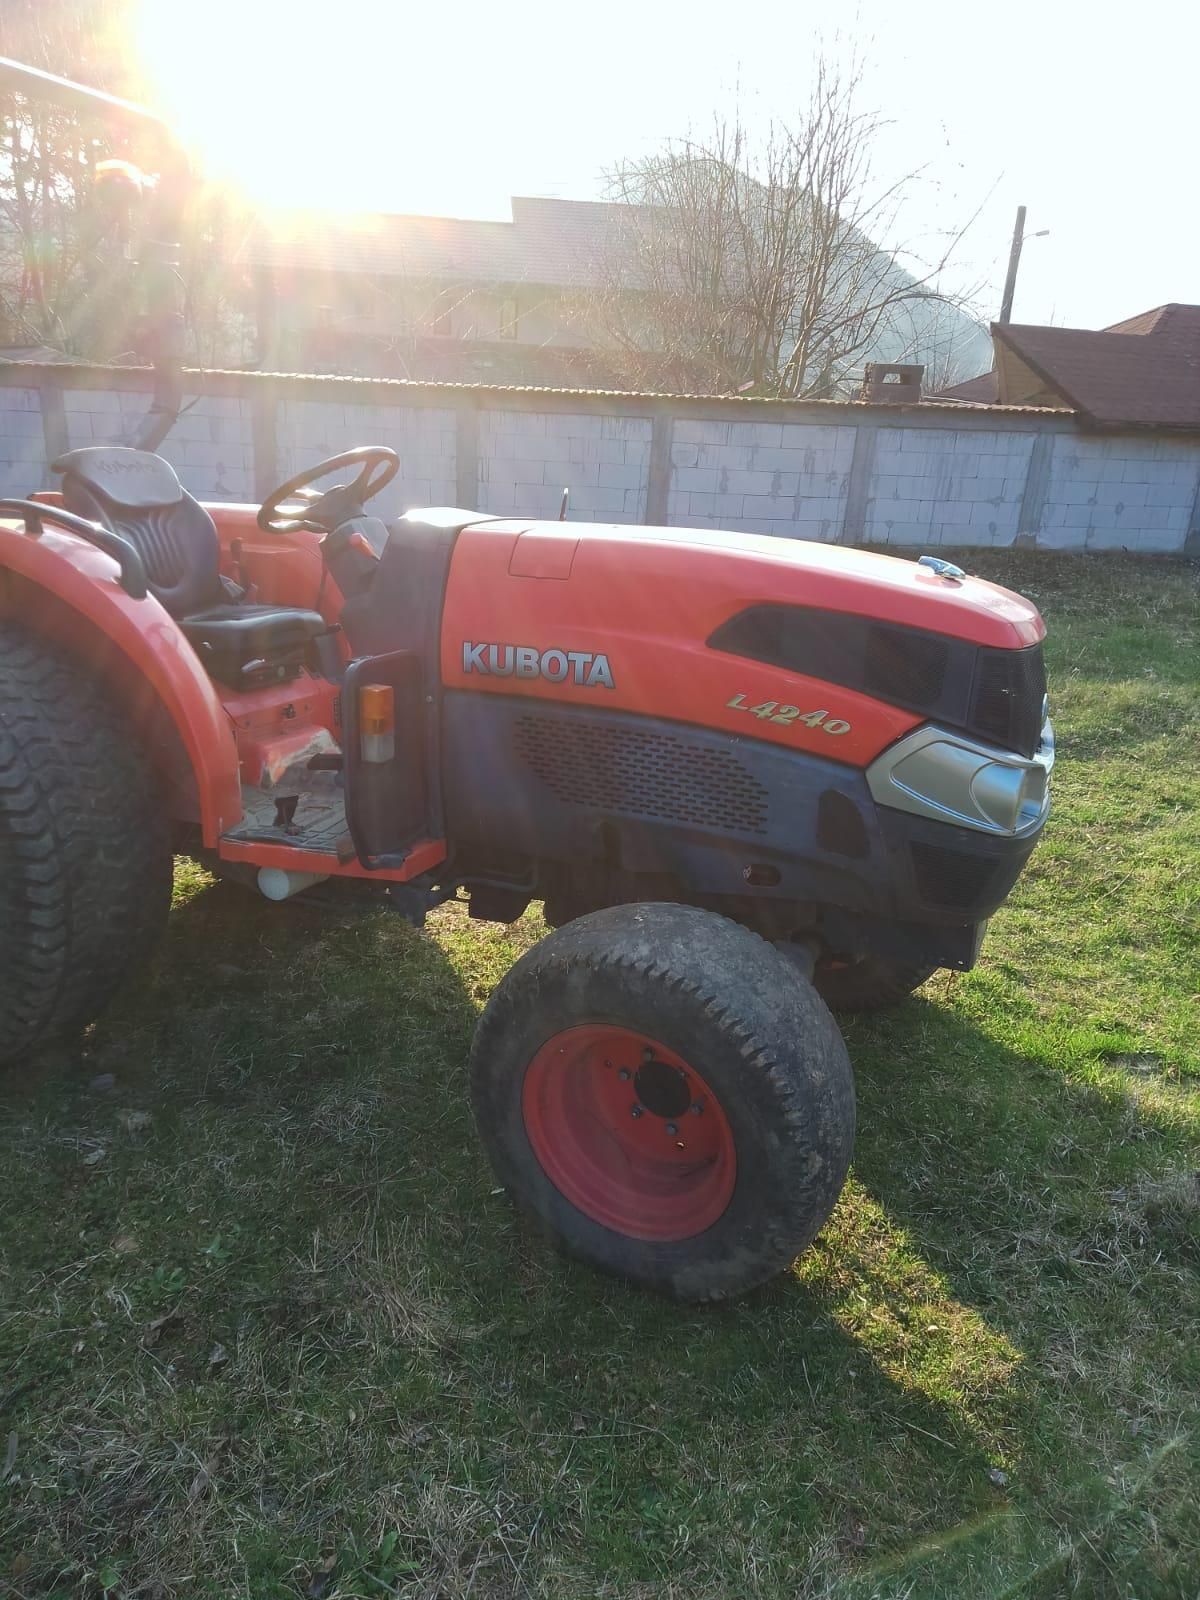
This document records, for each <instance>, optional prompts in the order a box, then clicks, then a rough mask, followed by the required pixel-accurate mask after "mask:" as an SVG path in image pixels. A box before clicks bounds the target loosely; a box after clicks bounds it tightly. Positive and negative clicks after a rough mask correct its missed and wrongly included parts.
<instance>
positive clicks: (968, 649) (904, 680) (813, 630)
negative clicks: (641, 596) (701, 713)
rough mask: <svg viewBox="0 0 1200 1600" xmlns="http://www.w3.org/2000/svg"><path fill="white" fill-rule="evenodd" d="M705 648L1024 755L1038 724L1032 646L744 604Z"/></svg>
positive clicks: (1036, 653)
mask: <svg viewBox="0 0 1200 1600" xmlns="http://www.w3.org/2000/svg"><path fill="white" fill-rule="evenodd" d="M708 642H709V645H710V646H711V647H712V648H713V649H714V650H724V651H728V652H729V653H730V654H732V655H739V656H746V657H748V658H749V659H750V660H752V661H767V662H770V663H771V665H773V666H778V667H783V668H785V669H786V670H787V671H789V672H801V673H803V674H804V675H805V676H806V677H810V678H817V679H819V680H820V681H821V682H823V683H831V684H840V685H841V686H842V687H843V688H846V689H855V690H857V691H858V692H859V693H861V694H869V695H871V696H873V697H874V698H875V699H877V700H882V701H884V702H885V703H886V704H887V705H892V706H901V707H903V708H904V709H905V710H907V711H913V712H916V713H917V714H918V715H919V716H922V717H926V718H928V719H929V720H930V721H933V722H941V723H943V724H945V725H946V726H947V727H951V728H961V729H963V731H964V732H966V733H970V734H972V735H973V736H974V737H975V738H977V739H981V740H983V741H984V742H985V743H987V744H998V745H1001V746H1002V747H1003V748H1004V749H1006V750H1017V751H1020V753H1021V754H1022V755H1026V756H1031V755H1032V754H1033V753H1034V751H1035V750H1036V749H1037V746H1038V740H1039V738H1040V736H1041V728H1042V700H1043V697H1044V696H1045V693H1046V673H1045V668H1044V666H1043V663H1042V647H1041V645H1040V644H1039V645H1031V646H1030V647H1029V648H1028V649H1026V650H994V649H985V648H982V647H980V646H978V645H974V644H972V643H971V641H970V640H969V639H952V638H949V637H947V636H944V635H942V634H938V633H925V632H923V631H922V630H921V629H919V628H906V627H902V626H901V625H900V624H899V623H893V622H872V621H871V620H870V618H867V617H852V616H847V615H844V614H842V613H840V612H822V611H815V610H810V609H808V608H807V607H805V606H779V605H761V606H750V607H749V608H748V609H747V610H745V611H741V612H739V613H738V614H737V616H736V617H731V618H730V619H729V621H728V622H723V623H722V624H721V626H720V627H719V628H718V629H717V630H716V632H715V633H714V634H713V635H712V637H711V638H710V639H709V641H708Z"/></svg>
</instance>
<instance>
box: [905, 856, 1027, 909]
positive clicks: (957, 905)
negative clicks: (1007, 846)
mask: <svg viewBox="0 0 1200 1600" xmlns="http://www.w3.org/2000/svg"><path fill="white" fill-rule="evenodd" d="M911 849H912V864H913V877H914V878H915V879H916V885H917V893H918V894H919V895H920V897H921V899H922V900H923V901H924V902H925V904H926V905H928V906H942V907H944V908H945V909H946V910H948V911H958V910H966V909H967V908H968V907H975V906H979V905H983V904H986V903H987V902H988V899H989V898H990V897H989V890H990V888H991V884H992V880H993V878H994V877H995V876H996V875H997V874H998V873H1000V872H1002V871H1004V870H1006V869H1005V865H1004V863H1003V862H997V861H994V860H991V859H989V858H988V857H985V856H978V855H968V854H967V853H966V852H965V851H962V850H947V849H946V848H945V846H944V845H939V844H922V843H914V844H913V845H912V846H911Z"/></svg>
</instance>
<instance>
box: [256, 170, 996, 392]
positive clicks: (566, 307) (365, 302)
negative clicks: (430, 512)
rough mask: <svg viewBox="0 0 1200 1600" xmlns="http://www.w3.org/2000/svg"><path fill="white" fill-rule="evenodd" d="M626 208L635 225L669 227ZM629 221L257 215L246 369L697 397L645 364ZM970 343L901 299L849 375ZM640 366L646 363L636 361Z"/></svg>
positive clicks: (532, 202) (648, 322)
mask: <svg viewBox="0 0 1200 1600" xmlns="http://www.w3.org/2000/svg"><path fill="white" fill-rule="evenodd" d="M638 209H640V210H641V212H642V216H643V219H644V217H645V215H646V213H647V212H650V211H653V212H654V214H655V215H656V216H658V215H661V216H664V217H665V216H667V215H668V214H669V213H668V211H667V209H666V208H657V207H655V208H638ZM630 214H631V207H630V205H628V204H625V203H621V202H612V201H596V200H560V199H551V198H539V197H533V196H520V195H518V196H514V197H513V199H512V201H511V221H508V222H502V221H484V220H479V219H473V218H459V217H421V216H404V215H392V214H382V213H381V214H374V215H363V214H353V215H345V216H341V215H338V214H336V213H328V212H322V213H316V212H292V213H283V214H280V213H275V214H271V215H267V216H264V217H263V218H261V219H260V220H259V222H258V225H257V226H256V227H255V228H254V229H253V231H252V232H251V233H250V235H249V236H248V237H247V239H246V240H245V242H244V243H243V245H242V247H241V249H240V251H239V254H238V263H239V265H241V266H249V267H250V268H251V270H252V273H253V277H254V281H255V320H256V322H257V326H258V329H259V363H258V364H259V365H260V366H262V367H266V368H278V369H283V370H291V371H302V372H333V373H344V374H358V375H360V376H363V377H405V378H417V379H426V380H441V381H451V382H468V383H471V382H474V383H489V384H520V385H534V386H547V387H554V388H592V389H603V388H629V387H636V386H642V384H643V383H644V382H645V381H646V380H645V379H644V377H643V375H642V370H641V369H643V368H645V369H648V370H650V371H652V372H653V374H654V387H656V388H658V389H673V390H675V391H676V392H688V391H693V390H700V389H704V390H707V389H708V388H710V387H711V379H707V380H706V378H705V376H704V373H703V369H702V368H700V367H699V366H695V365H694V364H693V363H691V362H689V360H688V359H687V358H686V357H685V356H675V357H672V358H670V359H667V358H664V357H663V356H662V355H661V353H660V352H658V351H657V350H655V349H654V336H653V334H652V333H650V332H648V331H647V329H648V328H650V327H652V325H653V318H647V317H646V316H645V314H644V312H641V311H640V310H639V301H644V299H645V296H646V295H647V293H648V290H649V285H648V284H647V282H646V278H645V261H644V256H643V255H640V254H639V244H638V232H639V230H638V229H636V228H633V229H631V227H630V223H629V219H630ZM641 232H642V233H643V234H644V232H645V229H644V228H643V229H642V230H641ZM866 243H867V246H868V248H870V249H872V250H873V249H874V247H873V246H870V245H869V241H867V242H866ZM641 248H642V249H643V250H644V243H643V245H642V246H641ZM880 260H881V262H883V263H884V265H883V267H882V268H881V271H882V272H883V273H884V275H885V276H886V275H887V274H889V273H890V274H892V275H893V276H894V277H895V278H896V280H897V282H899V283H900V284H901V285H904V284H908V283H910V282H912V280H910V279H908V278H907V277H906V276H905V274H904V272H903V269H902V268H901V267H900V266H899V265H898V264H897V263H893V262H890V261H889V260H888V258H887V257H885V256H882V255H880ZM618 301H619V304H618ZM639 330H640V331H639ZM631 335H632V338H631ZM631 343H632V344H633V347H634V348H633V352H632V355H633V359H632V360H631V350H630V348H629V346H630V344H631ZM980 343H982V344H983V346H984V348H986V335H985V333H984V331H983V329H982V328H981V327H980V326H979V324H978V323H976V322H975V321H974V320H973V319H971V318H969V317H967V316H965V315H964V314H963V313H962V312H960V311H958V310H957V309H956V308H954V307H952V306H942V305H940V304H937V305H935V304H933V303H932V302H931V301H927V300H925V299H924V298H922V297H920V296H917V297H915V298H914V299H912V300H907V299H904V298H900V297H898V299H897V304H896V309H895V313H894V316H893V317H892V318H891V320H890V321H881V322H880V325H879V327H878V328H877V329H875V331H874V338H873V342H872V345H871V348H870V349H862V350H858V351H856V353H855V357H854V360H855V364H856V366H857V367H859V368H861V365H862V362H863V361H865V360H891V361H897V360H906V359H907V360H913V359H924V352H925V351H926V350H927V349H931V348H937V349H939V350H945V351H946V352H952V355H953V362H952V369H953V368H956V369H957V370H959V371H961V370H964V369H965V370H966V371H970V370H971V366H972V365H973V364H974V362H975V361H977V360H979V359H981V357H982V350H981V349H980V348H979V345H980ZM914 350H916V351H917V352H918V354H916V355H914V354H912V352H913V351H914ZM639 353H644V354H648V355H650V356H652V357H653V359H652V360H649V361H645V362H642V361H641V360H639V359H637V357H638V354H639Z"/></svg>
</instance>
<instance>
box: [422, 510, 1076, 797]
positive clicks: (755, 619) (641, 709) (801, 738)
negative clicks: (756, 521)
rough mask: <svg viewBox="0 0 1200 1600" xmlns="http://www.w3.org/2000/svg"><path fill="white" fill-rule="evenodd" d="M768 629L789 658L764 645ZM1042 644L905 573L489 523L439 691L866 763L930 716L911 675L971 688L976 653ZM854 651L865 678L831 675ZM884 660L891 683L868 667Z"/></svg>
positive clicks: (689, 543)
mask: <svg viewBox="0 0 1200 1600" xmlns="http://www.w3.org/2000/svg"><path fill="white" fill-rule="evenodd" d="M781 613H783V614H784V615H783V617H782V623H781V622H780V614H781ZM839 619H840V620H839ZM780 625H782V627H783V628H784V629H785V631H786V633H787V636H788V637H787V641H786V644H785V646H784V647H782V648H780V649H773V648H770V647H763V643H764V640H765V639H766V637H767V636H768V635H769V634H770V632H771V630H772V629H774V628H776V627H778V626H780ZM881 625H882V627H881ZM1044 633H1045V628H1044V626H1043V624H1042V619H1041V617H1040V616H1039V615H1038V612H1037V609H1036V607H1035V606H1033V605H1031V604H1030V603H1029V601H1027V600H1024V599H1022V598H1021V597H1020V596H1019V595H1016V594H1012V593H1010V592H1009V591H1008V590H1006V589H1001V588H998V587H997V586H996V585H994V584H990V583H985V582H983V581H982V580H980V579H976V578H970V577H963V578H957V577H946V576H942V575H940V574H939V573H937V572H936V571H934V570H932V569H930V568H928V567H922V566H919V565H918V564H917V562H916V560H915V559H913V560H903V559H899V558H897V557H894V556H884V555H875V554H873V553H870V552H868V551H864V550H852V549H845V548H841V547H838V546H831V545H823V544H809V543H806V542H804V541H801V540H793V539H787V538H778V539H777V538H771V537H770V536H763V535H757V534H739V533H726V532H719V531H714V532H708V531H698V530H695V529H685V528H643V527H615V526H607V525H593V526H591V527H581V526H579V525H577V524H570V523H562V522H527V521H524V520H519V521H517V520H514V521H500V520H496V521H490V520H489V521H487V522H476V523H474V524H471V525H469V526H467V527H464V528H463V530H462V532H461V533H460V534H459V536H458V540H457V542H456V544H455V547H454V553H453V556H452V558H451V565H450V575H449V581H448V583H447V587H446V602H445V610H444V612H443V626H442V651H441V663H442V683H443V685H444V686H445V687H446V688H447V689H459V690H465V691H470V692H473V693H484V694H501V695H509V696H513V695H516V696H520V697H521V698H525V697H529V698H531V699H535V700H553V701H558V702H564V703H568V704H578V705H579V706H581V707H582V706H587V705H590V706H593V707H596V708H598V707H600V706H602V705H607V706H608V707H609V708H610V709H621V710H626V711H631V712H636V713H638V714H640V715H643V716H653V717H658V718H661V719H668V720H672V721H676V722H682V723H691V724H693V725H699V726H703V727H710V728H721V729H724V730H726V731H728V732H729V733H730V734H732V735H735V736H737V737H741V738H746V737H752V738H763V739H768V740H772V741H779V742H782V743H788V744H790V745H792V746H793V747H795V746H801V747H811V748H812V749H813V750H814V751H816V750H819V751H820V752H821V753H822V754H823V755H826V756H828V757H831V758H832V759H835V760H840V761H847V762H851V763H853V764H863V765H865V764H866V763H867V762H869V761H870V760H871V759H873V758H874V757H875V756H876V755H877V754H878V753H879V752H880V751H881V750H883V749H885V748H887V747H888V746H889V745H890V744H892V743H893V742H894V741H895V740H897V739H899V738H901V737H902V736H903V735H904V734H906V733H908V732H910V731H911V730H912V729H913V728H915V727H917V726H918V725H919V724H920V723H921V722H922V721H925V720H927V719H929V718H934V717H936V715H937V707H936V704H935V703H934V702H933V701H930V700H928V697H927V696H926V695H925V693H924V690H923V689H921V688H920V685H917V684H915V683H914V681H913V680H914V675H915V676H918V677H919V676H920V675H921V672H922V669H921V666H920V663H921V662H922V661H925V662H932V663H933V671H934V675H935V677H936V679H937V682H938V683H947V684H950V683H959V684H963V685H965V686H966V687H969V685H970V682H971V681H972V680H973V678H974V674H975V668H976V660H977V657H978V656H979V654H980V652H993V653H994V652H1000V653H1002V654H1004V655H1005V656H1007V655H1008V654H1009V653H1010V652H1022V653H1029V652H1030V651H1031V648H1032V647H1036V646H1037V645H1038V644H1039V643H1040V641H1041V639H1042V637H1043V635H1044ZM884 635H886V637H884ZM937 636H940V638H941V641H942V642H940V643H939V641H938V638H937ZM797 640H799V641H800V648H796V647H795V645H796V641H797ZM864 649H866V650H868V651H869V653H870V660H871V662H872V663H874V665H873V667H872V670H871V672H867V673H865V674H864V672H863V671H859V670H852V671H841V670H839V669H838V666H837V663H836V662H835V660H834V659H833V658H834V656H836V655H839V654H840V655H842V656H844V655H845V654H846V653H847V652H850V653H851V654H853V653H855V652H856V651H857V652H858V653H859V654H860V655H861V653H862V650H864ZM1038 654H1039V657H1040V652H1039V653H1038ZM893 659H894V660H895V662H896V669H895V672H893V669H892V667H891V666H889V665H886V664H885V665H884V666H883V667H882V668H880V666H879V663H880V662H881V661H883V662H884V663H887V662H890V661H892V660H893ZM1038 670H1039V671H1040V668H1039V669H1038ZM926 676H928V674H926ZM901 677H903V678H905V680H906V684H904V685H901V684H900V683H899V682H898V681H896V680H898V679H899V678H901ZM1031 681H1032V680H1031ZM966 687H964V691H963V692H964V693H965V692H966ZM918 691H919V692H918ZM1037 698H1038V700H1039V706H1040V698H1041V691H1040V690H1039V691H1038V694H1037ZM776 704H778V705H779V706H780V707H782V708H783V709H782V710H781V711H778V712H775V713H771V712H764V713H763V715H762V716H757V715H756V716H750V717H748V716H746V715H745V709H746V708H754V709H756V710H757V709H758V708H760V707H762V706H773V705H776ZM926 706H927V709H926ZM1035 709H1037V708H1035ZM923 710H924V713H925V714H924V715H923V714H922V712H923ZM818 714H819V715H818ZM806 718H808V719H811V721H805V719H806ZM835 730H836V731H835Z"/></svg>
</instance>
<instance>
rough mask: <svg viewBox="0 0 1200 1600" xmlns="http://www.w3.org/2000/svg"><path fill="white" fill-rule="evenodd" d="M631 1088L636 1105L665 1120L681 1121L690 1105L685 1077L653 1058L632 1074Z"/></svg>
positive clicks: (677, 1070) (674, 1068)
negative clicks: (634, 1093)
mask: <svg viewBox="0 0 1200 1600" xmlns="http://www.w3.org/2000/svg"><path fill="white" fill-rule="evenodd" d="M633 1087H634V1088H635V1089H636V1090H637V1097H638V1103H639V1104H640V1105H641V1106H643V1107H644V1108H645V1110H647V1111H651V1112H653V1113H654V1115H655V1116H656V1117H662V1118H664V1119H666V1120H674V1119H675V1118H676V1117H681V1116H682V1115H683V1114H684V1112H685V1111H686V1110H687V1108H688V1107H689V1106H690V1105H691V1103H692V1093H691V1090H690V1089H689V1088H688V1081H687V1077H686V1075H685V1074H684V1073H682V1072H680V1071H679V1069H678V1068H677V1067H672V1066H670V1065H669V1064H668V1063H667V1062H666V1061H659V1060H658V1059H657V1058H656V1057H654V1056H651V1057H650V1059H649V1060H648V1061H644V1062H643V1063H642V1065H641V1066H640V1067H639V1068H638V1070H637V1072H636V1073H634V1077H633Z"/></svg>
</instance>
